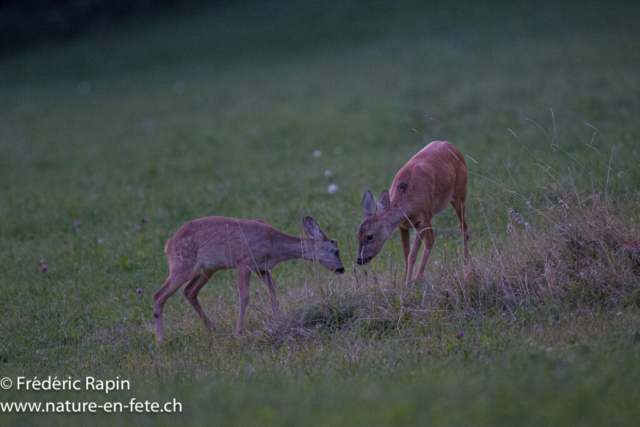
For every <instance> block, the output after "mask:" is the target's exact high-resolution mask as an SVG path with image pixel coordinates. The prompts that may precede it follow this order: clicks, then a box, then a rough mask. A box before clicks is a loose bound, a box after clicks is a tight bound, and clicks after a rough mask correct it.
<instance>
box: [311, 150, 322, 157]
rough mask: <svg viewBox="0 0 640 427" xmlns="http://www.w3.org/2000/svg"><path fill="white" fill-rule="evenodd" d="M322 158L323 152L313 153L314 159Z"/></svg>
mask: <svg viewBox="0 0 640 427" xmlns="http://www.w3.org/2000/svg"><path fill="white" fill-rule="evenodd" d="M320 156H322V151H320V150H316V151H314V152H313V157H315V158H318V157H320Z"/></svg>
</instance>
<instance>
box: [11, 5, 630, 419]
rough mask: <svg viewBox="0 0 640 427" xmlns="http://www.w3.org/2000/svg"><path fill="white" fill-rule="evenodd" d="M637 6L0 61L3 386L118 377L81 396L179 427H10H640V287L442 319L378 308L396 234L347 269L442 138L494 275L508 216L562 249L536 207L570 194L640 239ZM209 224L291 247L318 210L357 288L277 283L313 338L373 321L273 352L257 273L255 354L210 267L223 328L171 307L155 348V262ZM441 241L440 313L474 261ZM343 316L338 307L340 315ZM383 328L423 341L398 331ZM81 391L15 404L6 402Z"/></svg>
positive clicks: (207, 22) (53, 51)
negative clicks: (365, 214) (145, 402)
mask: <svg viewBox="0 0 640 427" xmlns="http://www.w3.org/2000/svg"><path fill="white" fill-rule="evenodd" d="M638 12H640V10H638V7H637V6H633V5H631V4H628V5H622V4H608V5H599V4H597V3H596V2H587V3H585V2H565V3H560V4H558V3H549V4H539V5H538V6H536V7H533V6H531V5H529V6H514V5H512V4H511V3H506V2H505V3H503V4H501V3H495V4H493V5H492V6H491V7H489V6H481V5H478V4H472V3H451V4H449V3H446V4H437V5H435V4H434V5H423V4H422V2H413V1H402V2H384V1H375V2H369V3H367V4H366V5H365V4H364V3H359V2H330V4H326V2H308V3H305V4H303V3H302V2H287V1H281V2H280V1H279V2H271V3H261V2H251V3H246V4H235V5H230V6H228V7H226V8H223V9H212V10H208V9H203V10H202V11H201V12H200V13H198V14H197V15H194V16H184V15H179V14H178V15H177V16H174V17H171V18H169V17H167V18H165V19H164V20H157V21H154V22H150V23H140V22H129V23H124V24H122V26H121V27H119V28H118V29H117V31H116V30H114V31H112V32H108V33H99V32H97V33H95V34H90V35H88V36H86V37H84V38H82V39H80V40H76V41H74V42H70V43H67V44H64V45H52V46H49V47H46V48H43V49H40V50H37V51H32V52H25V53H22V54H19V55H13V56H6V55H5V56H4V57H3V58H2V66H0V99H2V102H0V282H1V289H2V294H3V298H2V302H1V303H0V351H1V354H0V377H5V376H8V377H12V378H14V377H16V376H18V375H25V376H29V377H34V376H38V377H39V378H43V377H46V376H48V375H52V376H55V375H58V376H59V377H65V378H66V377H67V376H73V377H83V376H86V375H93V376H96V377H98V378H103V379H111V378H114V377H115V376H116V375H119V376H120V377H121V378H128V379H131V381H132V386H133V390H132V392H131V393H121V394H113V395H111V394H109V395H108V396H103V395H100V394H95V393H80V394H73V395H71V396H73V399H76V400H81V399H94V398H95V399H98V400H100V399H104V400H110V399H111V398H112V396H113V400H122V401H125V400H126V401H128V399H129V398H130V397H136V398H138V399H143V398H145V397H148V398H149V399H152V400H159V401H160V400H161V401H164V400H170V399H171V398H173V397H175V398H177V399H178V400H179V401H181V402H182V404H183V413H182V415H179V416H178V415H176V416H171V417H168V416H161V415H136V416H130V415H129V416H125V415H116V414H111V415H105V416H100V417H99V416H97V415H84V416H80V415H78V416H76V415H74V416H67V417H65V416H62V415H59V416H54V417H51V416H47V417H46V418H44V417H37V416H32V417H28V416H24V415H7V414H0V420H1V421H3V424H4V421H5V420H7V421H6V422H7V423H11V424H15V423H25V424H34V425H41V424H47V425H50V424H51V423H60V424H69V423H77V424H82V425H84V424H87V423H88V422H91V423H95V424H100V423H103V424H110V423H115V422H121V421H122V422H123V423H125V424H129V423H131V424H133V423H135V424H138V425H140V424H142V425H151V424H154V425H163V424H169V423H173V422H175V420H176V419H179V420H185V421H187V422H191V423H193V424H203V425H204V424H207V425H210V424H211V422H213V423H214V424H222V425H301V424H302V425H335V424H341V425H397V424H414V425H427V424H448V425H496V424H501V425H603V424H609V425H633V424H635V423H636V422H637V419H638V415H640V414H638V409H637V407H638V405H637V402H638V398H639V397H640V388H639V386H638V384H640V381H638V380H640V364H639V360H638V354H639V353H638V349H639V347H638V346H639V345H640V343H639V342H638V341H639V338H638V337H639V335H638V334H640V311H639V310H638V304H637V301H638V300H637V299H635V300H634V299H633V298H634V296H633V295H634V294H633V292H636V294H635V295H637V290H638V279H637V274H636V273H634V274H636V275H635V276H634V275H633V274H630V275H629V276H628V277H632V279H629V281H628V282H626V283H624V286H618V284H615V283H613V284H612V283H609V282H606V283H605V285H606V286H609V285H612V286H611V288H612V289H618V288H625V289H630V291H628V292H627V293H624V294H621V295H620V296H618V297H611V292H613V291H611V292H610V294H609V299H608V300H607V301H609V303H607V304H600V303H598V301H599V300H598V298H597V295H596V296H595V297H593V298H584V299H583V300H577V299H576V300H568V299H566V298H564V297H563V298H556V297H554V296H553V295H550V296H549V300H548V301H547V302H546V303H537V304H528V303H522V304H516V305H509V304H505V305H499V304H497V305H496V306H482V307H481V308H478V307H477V306H473V305H469V306H464V305H463V304H459V303H450V304H449V303H447V304H445V303H442V302H437V303H434V305H426V306H423V305H422V304H420V307H422V308H423V310H422V311H418V312H412V314H411V316H409V318H408V320H406V318H404V317H402V316H403V313H405V312H406V310H408V309H409V308H412V307H415V305H411V304H412V303H411V302H410V301H405V300H404V299H403V298H404V296H405V294H402V293H401V292H400V293H398V294H397V295H396V294H394V295H396V296H398V295H399V297H398V298H397V299H393V300H392V301H391V302H389V301H387V300H386V298H387V296H388V294H385V292H386V291H384V289H387V287H388V288H389V289H391V290H393V289H396V288H395V286H396V285H397V284H396V283H395V281H394V277H396V276H397V273H394V272H397V271H402V270H403V268H404V267H403V263H402V256H401V248H400V242H399V239H398V236H397V233H394V235H392V238H391V239H390V240H389V241H388V242H387V243H386V245H385V248H384V249H383V252H382V253H381V254H380V255H379V258H378V259H377V260H376V261H377V262H376V263H375V264H374V266H373V270H372V269H370V268H368V269H366V270H363V269H360V268H359V269H354V268H351V266H352V259H354V258H355V253H354V252H355V250H354V249H355V245H356V242H355V232H356V229H357V225H358V223H359V218H360V209H359V207H360V200H361V197H362V194H363V193H364V191H365V190H367V189H371V190H372V191H373V192H374V194H376V196H377V194H379V193H380V192H381V191H382V190H383V189H385V188H387V186H388V185H389V184H390V183H391V181H392V179H393V176H394V174H395V173H396V172H397V170H398V169H399V168H400V167H401V166H402V165H403V164H404V163H405V162H406V161H407V160H408V158H410V157H411V156H412V155H413V154H414V153H415V152H417V151H418V150H420V149H421V148H422V147H423V146H424V145H425V144H426V143H427V142H429V141H431V140H434V139H446V140H450V141H452V142H453V143H454V144H455V145H456V146H457V147H458V148H459V149H460V150H461V151H462V152H463V153H464V154H466V155H467V156H469V157H470V159H469V158H467V165H468V168H469V172H470V175H469V176H470V181H469V205H468V219H469V228H470V231H471V241H470V243H471V250H472V254H473V255H474V256H475V257H476V258H477V259H478V260H485V259H489V257H490V256H492V254H493V253H494V251H497V250H498V249H499V250H500V251H501V252H500V253H503V252H502V251H504V250H506V249H508V248H511V247H513V246H510V245H511V243H513V242H512V241H511V240H512V239H514V234H513V233H510V232H509V231H508V230H507V226H508V224H509V223H510V219H509V211H508V208H509V207H511V208H513V209H514V210H515V211H516V212H518V213H519V214H520V215H521V216H522V218H523V221H527V222H529V223H530V224H531V225H532V226H533V227H534V232H536V233H537V232H538V231H540V230H546V229H547V228H550V229H551V230H553V227H552V224H550V223H549V222H548V218H549V216H542V215H537V214H535V212H534V211H533V210H531V209H528V208H527V201H528V202H530V203H531V205H532V206H534V207H535V208H540V209H547V208H549V207H551V206H553V205H556V206H557V205H558V203H559V202H558V200H557V194H560V193H561V192H560V191H559V189H560V188H569V189H573V188H575V189H576V190H577V192H579V194H580V195H581V196H580V197H583V196H584V195H588V194H592V193H593V194H599V195H600V198H601V200H602V202H603V206H605V208H606V209H607V212H609V213H610V214H611V215H612V216H613V218H614V219H615V221H616V223H617V224H619V225H620V229H623V230H624V233H626V234H624V236H629V239H630V240H633V239H635V240H638V233H639V231H638V226H637V223H638V221H640V215H639V214H638V212H639V211H638V202H639V199H638V187H639V186H640V167H639V166H638V165H639V164H640V150H639V148H638V147H640V145H639V143H640V122H639V121H638V120H637V117H639V116H640V114H639V113H640V97H639V95H638V94H639V93H640V90H639V89H640V77H639V76H640V53H639V51H638V49H637V46H638V44H639V42H640V31H638V29H637V23H636V19H635V17H636V16H638ZM593 127H595V128H596V129H597V133H596V134H595V137H594V129H593ZM586 144H589V145H591V146H592V147H593V148H591V147H587V146H586ZM315 150H321V152H322V156H321V157H319V158H315V157H314V156H313V154H312V153H313V152H314V151H315ZM609 165H611V169H609ZM327 170H330V171H331V175H330V176H329V177H327V176H325V171H327ZM331 183H335V184H337V185H338V186H339V191H338V192H337V193H336V194H328V193H327V187H328V185H329V184H331ZM571 206H572V209H576V208H577V206H578V205H577V204H572V205H571ZM580 206H582V205H580ZM589 206H590V205H589ZM353 211H355V212H356V213H355V214H353V213H352V212H353ZM208 215H226V216H233V217H238V218H249V219H251V218H261V219H263V220H265V221H267V222H269V223H270V224H272V225H273V226H275V227H277V228H279V229H281V230H283V231H286V232H289V233H292V234H298V233H299V222H300V219H301V218H302V216H304V215H310V216H312V217H313V218H315V219H316V220H317V221H318V223H319V224H320V225H321V226H322V227H323V229H324V231H325V232H326V233H327V235H328V236H329V237H332V238H336V239H338V243H339V245H340V250H341V253H342V254H343V255H342V259H343V262H344V263H345V266H346V267H348V270H349V271H348V272H347V274H346V275H345V276H343V277H341V278H337V277H335V276H332V275H330V274H329V273H328V272H325V271H320V270H318V269H317V268H314V267H313V266H308V265H307V264H306V263H304V262H301V261H299V262H298V261H297V262H290V263H286V264H283V265H280V266H278V267H277V268H276V269H275V276H274V277H275V278H276V283H277V290H278V293H279V296H280V300H281V303H282V305H283V307H284V308H285V310H286V311H287V312H288V313H289V314H291V315H292V316H293V317H294V318H296V319H298V320H299V319H300V318H301V317H300V316H302V314H304V313H305V310H307V314H308V311H309V310H315V309H318V307H320V308H319V309H318V310H319V313H320V314H319V315H320V316H323V315H324V316H328V317H332V316H333V317H336V316H342V315H343V314H344V313H346V312H350V313H351V312H353V317H358V316H360V317H358V318H357V319H355V320H354V319H353V318H349V316H346V315H345V316H344V318H342V317H341V318H339V319H336V321H335V322H333V321H329V320H327V321H326V322H325V323H323V324H322V325H321V327H315V326H313V327H309V326H308V325H307V326H304V327H300V328H297V330H296V331H294V332H282V331H281V328H282V325H279V324H277V323H276V322H274V321H272V320H271V319H270V318H269V316H268V315H266V314H265V312H267V310H266V309H267V307H268V304H267V298H266V295H265V294H266V292H265V290H264V289H263V288H262V287H261V285H260V284H259V282H258V281H257V280H255V279H253V278H252V285H251V286H252V297H251V298H252V299H251V304H252V306H251V307H252V308H251V310H250V311H249V314H248V318H247V320H246V328H245V329H246V330H247V331H248V332H249V333H248V334H247V337H245V338H241V339H238V338H235V337H233V336H232V334H231V333H232V331H233V325H234V322H235V320H236V316H237V298H236V295H235V273H234V272H221V273H218V274H216V276H214V278H213V279H212V280H211V281H210V282H209V283H208V284H207V286H206V287H205V288H204V290H203V291H202V292H201V301H202V305H203V307H204V308H205V311H207V312H208V313H209V314H210V315H211V317H212V320H213V321H214V323H215V324H216V326H215V329H214V330H213V331H212V332H211V333H209V332H207V331H206V330H205V328H204V326H203V325H202V323H201V321H200V320H199V318H198V317H197V315H196V314H195V312H194V311H193V309H192V308H191V306H190V305H189V304H188V303H187V302H186V301H185V300H184V299H183V298H182V296H181V295H180V294H176V295H175V296H174V297H173V298H171V299H170V300H169V301H168V303H167V305H166V308H165V335H166V337H167V341H168V342H167V344H166V345H165V346H162V347H158V346H157V345H156V344H155V335H154V319H153V317H152V307H151V296H152V295H153V293H154V292H155V291H156V290H157V288H159V286H160V285H161V284H162V283H163V282H164V280H165V278H166V276H167V274H168V267H167V265H166V261H165V257H164V253H163V251H162V248H163V245H164V243H165V241H166V239H168V238H170V237H171V236H172V235H173V233H175V231H176V230H177V229H178V228H179V227H180V226H181V225H182V224H183V223H184V222H186V221H188V220H191V219H194V218H199V217H203V216H208ZM142 218H149V222H148V223H141V219H142ZM76 221H82V226H81V227H77V226H76V225H75V222H76ZM511 222H512V221H511ZM136 225H141V231H136V230H135V227H136ZM550 226H551V227H550ZM434 227H435V228H436V246H435V249H434V253H433V255H432V259H431V260H430V266H429V268H428V269H427V270H428V273H427V278H426V280H425V281H421V282H419V283H418V284H416V285H415V289H413V288H412V289H409V290H406V292H407V293H408V295H412V292H415V293H417V294H418V295H420V296H421V295H423V292H424V291H425V289H436V288H437V289H436V290H438V291H439V290H440V289H441V288H442V286H443V285H440V284H439V283H441V282H440V280H442V281H443V282H442V283H444V280H445V279H446V277H445V276H446V273H447V272H449V271H450V270H447V268H446V267H443V266H444V265H449V264H455V265H456V266H457V262H458V260H457V257H458V256H459V252H460V247H459V242H460V238H459V234H458V231H457V219H456V217H455V214H454V212H453V210H451V209H447V210H446V211H445V212H443V213H442V214H439V215H438V216H437V217H436V219H435V223H434ZM520 228H522V227H520ZM519 232H520V233H522V232H523V230H520V231H519ZM541 232H542V231H541ZM99 242H100V243H99ZM496 248H498V249H496ZM607 250H608V249H607ZM614 252H615V251H614V250H613V249H611V254H612V255H611V256H612V257H615V256H616V255H615V254H614ZM607 253H609V252H606V253H605V255H598V256H602V257H607V256H608V255H606V254H607ZM40 260H44V261H43V262H44V263H45V264H46V265H47V266H48V268H49V270H48V271H47V272H46V273H43V272H42V271H41V267H40V265H39V262H40ZM600 260H601V259H596V261H595V262H596V263H597V262H598V261H600ZM505 262H507V263H508V262H509V260H508V259H505ZM447 263H449V264H447ZM614 264H615V263H611V265H614ZM607 265H609V264H607ZM452 268H454V267H452ZM455 268H458V267H455ZM456 271H458V270H456ZM394 274H395V275H396V276H394ZM356 275H357V279H358V282H356ZM456 277H457V276H456ZM361 283H364V284H365V285H366V286H364V288H366V287H367V286H368V287H371V288H372V289H373V291H372V292H379V293H378V294H376V295H377V296H376V297H372V299H371V301H373V302H375V303H379V302H384V304H385V306H384V307H383V309H384V310H385V311H379V312H377V315H380V316H382V320H381V321H380V322H379V323H376V321H374V320H375V319H374V320H372V321H371V322H369V323H366V322H363V321H362V316H363V315H362V314H359V313H357V311H358V310H359V309H360V308H362V307H361V305H358V304H360V302H359V300H358V298H362V297H363V295H365V296H366V295H367V294H366V292H367V291H366V289H364V290H363V288H362V287H360V284H361ZM614 285H615V286H614ZM567 286H573V284H571V283H566V284H565V283H560V284H558V287H559V288H563V287H565V288H566V287H567ZM137 288H142V289H143V292H142V293H141V294H138V293H136V289H137ZM256 289H260V294H259V295H256V294H255V292H253V291H255V290H256ZM393 292H395V291H393ZM434 292H435V291H434ZM625 292H626V291H625ZM430 295H431V294H430ZM433 295H436V293H434V294H433ZM331 298H333V299H335V301H337V303H336V304H345V305H342V306H340V307H342V308H343V309H344V310H342V311H341V310H336V311H333V312H332V311H326V310H327V307H328V306H327V305H326V302H327V301H333V300H331ZM587 300H588V302H580V301H587ZM439 301H440V300H439ZM483 301H484V300H483ZM611 301H614V302H615V301H617V302H618V303H611ZM349 304H352V306H351V308H348V307H347V306H348V305H349ZM345 307H347V308H345ZM367 307H368V306H367ZM469 307H473V309H470V308H469ZM369 308H370V307H369ZM369 308H368V309H369ZM376 309H378V308H376ZM350 310H351V311H350ZM379 310H382V309H379ZM380 313H383V315H381V314H380ZM311 314H314V313H311ZM296 316H297V317H296ZM393 316H397V318H398V319H405V320H403V321H405V322H406V324H403V325H402V326H401V327H389V326H390V321H389V319H390V318H392V317H393ZM398 321H399V322H400V320H398ZM332 322H333V323H332ZM323 325H324V326H323ZM367 325H369V326H370V328H369V329H367V327H368V326H367ZM371 325H373V326H371ZM381 325H382V326H381ZM459 331H465V335H464V337H463V338H461V339H457V338H455V334H456V333H458V332H459ZM65 396H68V395H65V394H56V393H51V392H50V393H48V394H42V393H34V394H28V393H23V392H17V391H11V392H5V391H0V401H8V400H15V401H26V400H28V399H31V398H33V399H40V400H47V399H49V400H59V399H60V400H63V399H64V398H65ZM125 397H126V399H125Z"/></svg>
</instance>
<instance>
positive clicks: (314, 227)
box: [302, 216, 327, 240]
mask: <svg viewBox="0 0 640 427" xmlns="http://www.w3.org/2000/svg"><path fill="white" fill-rule="evenodd" d="M302 229H303V230H304V234H306V235H307V236H308V237H311V238H312V239H316V240H327V236H325V235H324V233H323V232H322V229H321V228H320V226H319V225H318V223H317V222H315V221H314V220H313V218H311V217H310V216H305V217H304V218H302Z"/></svg>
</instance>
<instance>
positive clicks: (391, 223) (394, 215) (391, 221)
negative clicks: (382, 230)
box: [383, 207, 407, 233]
mask: <svg viewBox="0 0 640 427" xmlns="http://www.w3.org/2000/svg"><path fill="white" fill-rule="evenodd" d="M406 219H407V218H406V216H405V214H404V210H403V209H402V208H400V207H397V208H392V209H391V210H389V212H388V213H386V215H385V216H384V217H383V220H384V222H385V224H386V226H387V228H388V229H389V233H391V232H392V231H393V230H395V229H396V228H398V226H399V225H400V224H402V223H403V222H404V221H405V220H406Z"/></svg>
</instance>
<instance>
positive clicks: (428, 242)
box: [416, 224, 436, 280]
mask: <svg viewBox="0 0 640 427" xmlns="http://www.w3.org/2000/svg"><path fill="white" fill-rule="evenodd" d="M428 227H429V228H427V229H426V230H424V231H423V232H422V234H421V235H422V240H424V251H422V259H421V260H420V268H418V275H417V276H416V280H418V279H420V278H421V277H422V275H423V274H424V269H425V267H426V266H427V260H428V259H429V255H431V249H433V244H434V243H435V241H436V238H435V235H434V234H433V228H431V224H429V225H428Z"/></svg>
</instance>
